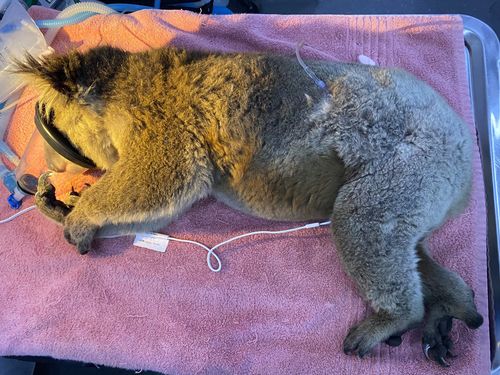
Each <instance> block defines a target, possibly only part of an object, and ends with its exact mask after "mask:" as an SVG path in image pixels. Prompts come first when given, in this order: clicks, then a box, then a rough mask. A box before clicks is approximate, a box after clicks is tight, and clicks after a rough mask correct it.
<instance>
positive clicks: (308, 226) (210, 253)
mask: <svg viewBox="0 0 500 375" xmlns="http://www.w3.org/2000/svg"><path fill="white" fill-rule="evenodd" d="M331 223H332V222H331V221H324V222H321V223H310V224H306V225H303V226H301V227H296V228H291V229H284V230H261V231H257V232H251V233H245V234H240V235H239V236H236V237H232V238H230V239H228V240H225V241H222V242H221V243H219V244H217V245H215V246H213V247H212V248H209V247H208V246H206V245H203V244H202V243H200V242H196V241H190V240H182V239H179V238H174V237H171V236H168V238H169V239H171V240H172V241H178V242H186V243H190V244H193V245H198V246H200V247H202V248H204V249H205V250H206V251H207V265H208V268H210V271H212V272H219V271H220V270H221V269H222V264H221V260H220V258H219V256H218V255H217V254H216V253H215V250H216V249H218V248H219V247H221V246H224V245H226V244H228V243H230V242H233V241H236V240H239V239H241V238H244V237H248V236H254V235H258V234H283V233H290V232H296V231H299V230H303V229H311V228H318V227H320V226H324V225H329V224H331ZM210 257H214V258H215V260H216V261H217V264H218V266H217V268H213V267H212V262H211V260H210Z"/></svg>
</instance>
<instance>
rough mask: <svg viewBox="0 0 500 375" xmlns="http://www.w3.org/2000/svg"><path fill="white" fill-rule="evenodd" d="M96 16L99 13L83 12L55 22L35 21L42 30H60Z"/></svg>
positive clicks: (54, 20)
mask: <svg viewBox="0 0 500 375" xmlns="http://www.w3.org/2000/svg"><path fill="white" fill-rule="evenodd" d="M95 14H97V13H95V12H81V13H77V14H75V15H73V16H71V17H67V18H59V19H58V18H56V19H53V20H38V21H35V23H36V25H37V26H38V27H39V28H40V29H53V28H58V29H59V28H61V27H63V26H66V25H73V24H74V23H79V22H82V21H85V20H86V19H87V18H89V17H92V16H93V15H95Z"/></svg>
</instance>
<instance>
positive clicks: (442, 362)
mask: <svg viewBox="0 0 500 375" xmlns="http://www.w3.org/2000/svg"><path fill="white" fill-rule="evenodd" d="M438 363H439V364H440V365H441V366H444V367H450V364H449V363H448V362H446V361H445V360H444V358H443V357H439V358H438Z"/></svg>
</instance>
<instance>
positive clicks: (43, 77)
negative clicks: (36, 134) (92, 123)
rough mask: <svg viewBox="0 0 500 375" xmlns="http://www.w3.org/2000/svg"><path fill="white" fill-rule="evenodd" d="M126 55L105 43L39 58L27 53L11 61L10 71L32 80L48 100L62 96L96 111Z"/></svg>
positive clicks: (108, 93) (100, 107)
mask: <svg viewBox="0 0 500 375" xmlns="http://www.w3.org/2000/svg"><path fill="white" fill-rule="evenodd" d="M128 55H129V54H128V53H127V52H125V51H123V50H120V49H117V48H113V47H109V46H103V47H96V48H92V49H90V50H89V51H87V52H85V53H82V52H78V51H71V52H68V53H66V54H64V55H49V56H46V57H42V58H40V59H36V58H34V57H33V56H31V55H27V56H26V58H25V61H23V62H20V61H17V62H15V64H14V73H18V74H21V75H23V76H24V77H25V79H26V80H27V81H28V82H27V83H31V84H34V85H35V87H37V89H39V91H40V92H41V94H42V96H43V99H44V100H46V101H48V102H50V100H51V99H55V98H56V97H57V98H61V97H62V98H64V99H65V100H66V101H73V102H76V103H78V104H80V105H84V106H88V107H90V108H92V109H93V110H94V111H96V112H98V111H100V110H101V109H102V108H103V105H104V101H105V100H106V98H107V97H108V96H109V95H110V93H111V91H112V89H113V87H114V83H115V80H116V74H117V73H118V72H119V71H121V69H124V65H126V64H125V61H126V59H127V57H128Z"/></svg>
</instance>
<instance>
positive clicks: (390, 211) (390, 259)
mask: <svg viewBox="0 0 500 375" xmlns="http://www.w3.org/2000/svg"><path fill="white" fill-rule="evenodd" d="M358 193H359V194H358ZM395 207H396V206H395V205H394V202H392V203H391V199H389V197H388V198H387V199H380V200H378V199H373V194H366V192H363V186H357V187H356V188H354V189H351V188H346V186H344V187H342V188H341V189H340V191H339V195H338V196H337V199H336V202H335V207H334V211H333V216H332V223H333V225H332V228H333V231H334V239H335V242H336V245H337V249H338V251H339V254H340V257H341V259H342V261H343V264H344V267H345V269H346V271H347V273H348V274H349V275H350V276H351V277H352V278H353V279H354V280H355V281H356V283H357V285H358V287H359V289H360V291H361V292H362V293H363V294H364V296H365V297H366V298H367V299H368V301H370V303H371V305H372V307H373V309H374V313H373V314H372V315H371V316H369V317H367V318H366V319H365V320H363V321H362V322H360V323H358V324H357V325H355V326H354V327H352V328H351V329H350V331H349V333H348V334H347V337H346V338H345V340H344V345H343V349H344V352H345V353H346V354H357V355H358V356H360V357H363V356H364V355H366V354H367V353H368V352H370V351H371V350H372V349H373V348H374V347H375V346H376V345H377V344H379V343H380V342H383V341H387V340H388V339H390V338H391V337H392V338H394V337H397V336H398V335H400V334H401V333H402V332H404V331H407V330H408V329H411V328H413V327H415V326H416V325H417V324H419V323H420V322H421V321H422V319H423V316H424V303H423V294H422V286H421V280H420V274H419V273H418V270H417V257H416V254H415V245H416V241H417V239H418V238H419V237H418V235H417V233H416V231H417V228H416V226H415V224H414V223H412V222H410V221H408V220H406V219H405V218H402V217H401V215H400V213H398V212H397V208H395ZM389 342H390V340H389Z"/></svg>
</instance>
